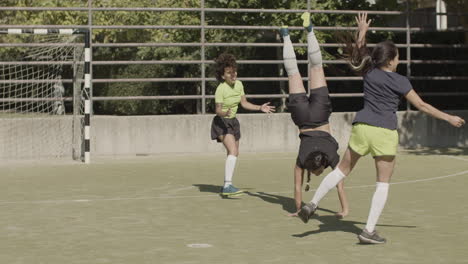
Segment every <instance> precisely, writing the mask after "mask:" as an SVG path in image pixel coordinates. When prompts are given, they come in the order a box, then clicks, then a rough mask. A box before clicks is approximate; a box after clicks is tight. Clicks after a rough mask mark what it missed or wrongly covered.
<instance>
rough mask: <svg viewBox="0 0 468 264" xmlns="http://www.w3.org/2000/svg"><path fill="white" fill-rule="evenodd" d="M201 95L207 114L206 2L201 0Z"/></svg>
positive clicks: (204, 112) (203, 110) (204, 110)
mask: <svg viewBox="0 0 468 264" xmlns="http://www.w3.org/2000/svg"><path fill="white" fill-rule="evenodd" d="M200 7H201V18H200V21H201V33H200V38H201V39H200V41H201V54H200V55H201V61H202V62H201V78H202V83H201V95H202V99H201V100H202V101H201V103H202V114H206V79H205V78H206V76H205V0H201V6H200Z"/></svg>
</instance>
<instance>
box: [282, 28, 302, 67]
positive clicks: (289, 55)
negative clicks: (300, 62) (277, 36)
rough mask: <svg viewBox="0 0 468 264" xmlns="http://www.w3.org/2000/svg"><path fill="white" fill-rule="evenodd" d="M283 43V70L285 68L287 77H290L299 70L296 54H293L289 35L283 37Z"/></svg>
mask: <svg viewBox="0 0 468 264" xmlns="http://www.w3.org/2000/svg"><path fill="white" fill-rule="evenodd" d="M283 41H284V42H283V60H284V68H286V72H287V73H288V76H291V75H293V74H294V73H297V72H299V69H298V68H297V60H296V54H295V53H294V48H293V45H292V42H291V38H289V35H288V36H285V37H283Z"/></svg>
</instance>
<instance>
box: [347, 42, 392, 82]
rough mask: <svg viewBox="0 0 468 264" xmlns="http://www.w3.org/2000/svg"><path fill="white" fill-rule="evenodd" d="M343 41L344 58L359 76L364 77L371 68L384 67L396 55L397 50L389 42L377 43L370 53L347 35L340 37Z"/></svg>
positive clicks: (364, 44)
mask: <svg viewBox="0 0 468 264" xmlns="http://www.w3.org/2000/svg"><path fill="white" fill-rule="evenodd" d="M340 38H341V39H343V40H344V43H345V48H344V58H345V59H346V60H347V61H348V63H349V65H350V67H351V69H352V70H353V71H355V72H357V73H358V74H359V75H365V74H366V73H368V72H369V71H370V70H372V69H373V68H381V67H385V66H387V65H388V64H389V62H390V61H391V60H393V59H394V58H395V57H396V56H397V55H398V48H397V47H396V45H395V44H394V43H393V42H392V41H391V40H385V41H382V42H379V43H377V45H376V46H375V47H374V49H373V50H372V52H370V51H369V49H368V48H367V45H366V43H365V42H364V43H363V44H361V45H360V46H359V45H358V44H357V42H356V39H355V38H353V37H351V36H350V35H349V34H348V35H344V36H340Z"/></svg>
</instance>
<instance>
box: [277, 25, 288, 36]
mask: <svg viewBox="0 0 468 264" xmlns="http://www.w3.org/2000/svg"><path fill="white" fill-rule="evenodd" d="M279 32H280V35H281V37H283V38H284V37H286V36H288V35H289V29H288V26H282V27H281V28H280V30H279Z"/></svg>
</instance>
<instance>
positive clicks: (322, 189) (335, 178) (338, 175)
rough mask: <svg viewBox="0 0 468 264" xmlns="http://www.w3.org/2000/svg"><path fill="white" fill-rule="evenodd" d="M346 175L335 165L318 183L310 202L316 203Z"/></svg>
mask: <svg viewBox="0 0 468 264" xmlns="http://www.w3.org/2000/svg"><path fill="white" fill-rule="evenodd" d="M345 176H346V175H344V174H343V172H342V171H341V170H340V169H339V168H338V167H337V168H336V169H334V170H333V171H332V172H330V173H328V175H327V176H325V178H323V180H322V182H321V183H320V185H319V187H318V188H317V191H316V192H315V194H314V197H313V198H312V200H311V202H312V203H314V204H315V205H318V203H319V202H320V200H322V198H323V197H324V196H325V194H327V193H328V192H329V191H330V190H331V189H332V188H333V187H335V186H336V185H337V184H338V183H339V182H340V181H341V180H342V179H343V178H344V177H345Z"/></svg>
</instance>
